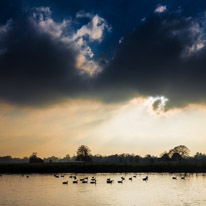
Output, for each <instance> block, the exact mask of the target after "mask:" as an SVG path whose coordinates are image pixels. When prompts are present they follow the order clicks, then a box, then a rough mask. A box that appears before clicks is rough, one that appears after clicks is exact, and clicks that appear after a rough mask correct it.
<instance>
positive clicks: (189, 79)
mask: <svg viewBox="0 0 206 206" xmlns="http://www.w3.org/2000/svg"><path fill="white" fill-rule="evenodd" d="M152 8H153V10H152V11H151V14H148V13H146V12H145V14H144V15H143V16H145V18H144V21H141V19H142V16H141V18H139V20H138V22H137V21H136V22H135V24H132V23H131V24H132V25H131V29H128V25H126V24H122V23H120V22H121V18H124V17H123V16H122V17H121V18H120V16H119V15H117V14H116V13H115V12H113V14H111V11H110V10H107V11H105V10H104V11H100V10H95V12H94V11H92V9H91V10H89V11H85V10H82V9H79V10H78V11H77V12H76V13H75V14H73V15H68V14H67V16H66V17H62V16H61V17H59V18H57V16H56V15H55V14H54V13H53V12H52V8H50V7H47V6H39V7H31V8H29V9H27V10H26V11H27V12H25V11H24V12H22V11H21V12H22V13H21V12H20V11H19V15H17V16H18V18H17V16H14V17H13V18H8V19H7V20H5V21H4V22H2V21H1V24H0V73H1V75H0V99H1V100H3V101H5V102H9V103H12V104H23V105H39V104H48V103H50V104H52V103H54V102H57V101H62V100H63V99H65V98H76V97H88V98H90V97H91V98H97V99H100V100H102V101H106V102H114V101H122V100H127V99H130V98H132V97H134V96H144V97H150V96H153V100H154V103H153V108H154V109H156V110H157V109H158V110H162V108H164V107H165V105H166V106H167V107H168V108H171V107H184V106H186V105H188V104H193V103H200V104H202V103H203V104H205V103H206V97H205V94H204V92H205V89H206V83H205V78H206V71H205V68H206V61H205V59H206V47H205V43H206V42H205V41H206V38H205V31H206V18H205V13H196V14H194V13H193V15H191V16H188V15H186V14H184V13H183V11H181V10H180V9H178V10H174V11H172V9H169V8H168V6H166V5H164V6H163V5H158V6H157V7H156V8H155V6H153V7H152ZM114 9H115V8H114ZM91 11H92V12H91ZM114 11H115V10H114ZM160 13H161V15H160ZM105 14H106V15H105ZM105 16H106V17H111V18H108V19H107V18H106V17H105ZM124 19H127V17H125V18H124ZM122 20H123V19H122ZM131 22H132V21H131ZM116 24H117V25H118V26H119V27H121V31H124V32H120V34H119V36H118V35H117V33H118V32H116V30H117V27H115V25H116ZM128 24H129V23H128ZM134 27H135V29H133V28H134ZM124 28H127V29H124ZM115 29H116V30H115ZM119 31H120V30H119ZM108 35H110V37H111V38H110V39H107V36H108ZM112 35H114V36H112ZM105 39H107V42H106V43H104V40H105ZM157 97H164V98H157ZM166 99H167V100H168V101H163V102H162V100H166Z"/></svg>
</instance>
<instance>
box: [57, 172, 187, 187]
mask: <svg viewBox="0 0 206 206" xmlns="http://www.w3.org/2000/svg"><path fill="white" fill-rule="evenodd" d="M54 177H56V178H59V177H64V175H57V174H54ZM69 178H71V179H72V183H73V184H78V183H82V184H86V183H90V184H97V179H96V177H94V176H93V177H91V179H90V181H89V178H88V177H84V178H79V179H77V176H76V175H70V176H69ZM134 178H136V175H134V176H132V177H129V178H128V180H130V181H132V180H133V179H134ZM125 179H126V178H125V177H123V176H122V177H121V179H120V180H118V181H117V183H119V184H122V183H123V182H124V181H125ZM172 179H174V180H177V176H173V177H172ZM180 179H182V180H185V175H184V176H180ZM142 180H143V181H145V182H147V181H148V180H149V177H148V176H146V177H144V178H142ZM68 182H69V181H68V180H67V181H64V182H62V184H65V185H66V184H68ZM106 183H107V184H112V183H114V180H112V179H111V178H107V180H106Z"/></svg>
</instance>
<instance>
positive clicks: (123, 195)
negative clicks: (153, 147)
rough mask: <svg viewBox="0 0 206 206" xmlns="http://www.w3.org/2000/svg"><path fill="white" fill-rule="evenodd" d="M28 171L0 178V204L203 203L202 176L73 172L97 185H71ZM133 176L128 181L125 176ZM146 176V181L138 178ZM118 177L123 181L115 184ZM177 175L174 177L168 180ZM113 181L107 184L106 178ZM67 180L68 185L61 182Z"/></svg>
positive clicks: (204, 177)
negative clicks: (93, 180) (95, 180)
mask: <svg viewBox="0 0 206 206" xmlns="http://www.w3.org/2000/svg"><path fill="white" fill-rule="evenodd" d="M70 175H71V174H65V177H60V178H55V177H54V176H53V175H51V174H50V175H39V174H32V175H29V178H27V177H26V176H24V177H22V176H21V175H3V176H2V177H0V205H9V206H15V205H16V206H24V205H25V206H34V205H35V206H36V205H38V206H47V205H49V206H50V205H51V206H52V205H53V206H82V205H88V206H103V205H112V206H122V205H126V206H127V205H128V206H130V205H131V206H134V205H135V206H163V205H169V206H170V205H171V206H179V205H181V206H182V205H183V206H188V205H192V206H195V205H198V206H203V205H204V206H205V205H206V175H204V174H198V175H196V174H192V175H188V176H186V178H185V180H182V179H181V178H180V176H179V174H176V175H174V174H154V173H153V174H150V173H148V174H145V173H142V174H134V173H130V174H128V173H127V174H77V179H79V178H83V177H87V176H88V177H89V179H90V178H91V177H92V176H95V177H96V179H97V184H96V185H93V184H89V183H88V184H82V183H78V184H73V183H72V179H71V178H69V176H70ZM134 175H136V178H133V180H132V181H130V180H129V177H132V176H134ZM146 175H148V176H149V180H148V181H147V182H145V181H142V178H144V177H145V176H146ZM121 176H123V177H125V181H124V183H123V184H118V183H117V181H118V180H120V178H121ZM173 176H177V180H174V179H172V177H173ZM109 177H110V178H111V179H113V180H114V183H113V184H107V183H106V179H107V178H109ZM67 180H68V185H63V184H62V182H63V181H67Z"/></svg>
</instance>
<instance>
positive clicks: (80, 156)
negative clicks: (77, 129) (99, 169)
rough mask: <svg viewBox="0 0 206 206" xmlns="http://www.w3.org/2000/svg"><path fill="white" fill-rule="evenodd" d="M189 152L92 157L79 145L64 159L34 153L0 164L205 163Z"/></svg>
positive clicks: (201, 156) (181, 149) (205, 156)
mask: <svg viewBox="0 0 206 206" xmlns="http://www.w3.org/2000/svg"><path fill="white" fill-rule="evenodd" d="M189 153H190V150H189V149H188V148H187V147H186V146H184V145H179V146H176V147H174V148H173V149H170V150H169V151H168V152H163V153H162V154H160V156H153V155H150V154H147V155H146V156H144V157H142V156H140V155H136V154H126V153H123V154H113V155H108V156H103V155H100V154H96V155H92V153H91V150H90V148H89V147H88V146H85V145H81V146H80V147H79V148H78V149H77V152H76V154H75V155H73V156H70V155H69V154H67V155H66V156H65V157H63V158H60V157H56V156H51V157H45V158H43V159H41V158H40V157H38V156H37V153H36V152H34V153H32V155H31V156H30V157H24V158H13V157H11V156H0V163H26V162H30V163H42V162H48V163H52V162H75V161H80V162H102V163H103V162H108V163H110V162H111V163H141V162H148V163H153V162H169V161H179V162H180V161H187V162H188V161H189V162H206V154H202V153H199V152H197V153H196V154H195V155H194V156H189Z"/></svg>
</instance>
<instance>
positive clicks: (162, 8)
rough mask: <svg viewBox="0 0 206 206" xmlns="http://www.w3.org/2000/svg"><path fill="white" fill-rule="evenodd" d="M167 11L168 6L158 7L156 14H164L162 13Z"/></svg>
mask: <svg viewBox="0 0 206 206" xmlns="http://www.w3.org/2000/svg"><path fill="white" fill-rule="evenodd" d="M166 10H167V7H166V6H163V5H158V6H157V8H156V9H155V11H154V12H155V13H162V12H165V11H166Z"/></svg>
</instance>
